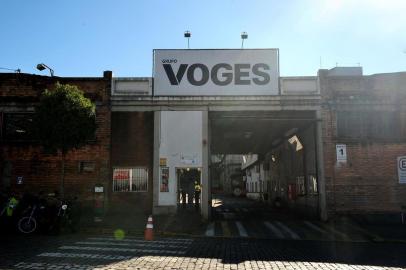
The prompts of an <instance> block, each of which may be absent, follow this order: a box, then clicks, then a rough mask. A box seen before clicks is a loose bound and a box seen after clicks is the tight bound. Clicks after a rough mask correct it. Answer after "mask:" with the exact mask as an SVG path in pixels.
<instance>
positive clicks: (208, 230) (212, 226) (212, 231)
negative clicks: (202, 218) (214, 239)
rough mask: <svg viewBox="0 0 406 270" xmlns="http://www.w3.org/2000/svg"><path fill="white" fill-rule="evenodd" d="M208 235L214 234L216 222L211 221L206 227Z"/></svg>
mask: <svg viewBox="0 0 406 270" xmlns="http://www.w3.org/2000/svg"><path fill="white" fill-rule="evenodd" d="M206 236H214V222H212V223H210V224H209V225H208V226H207V229H206Z"/></svg>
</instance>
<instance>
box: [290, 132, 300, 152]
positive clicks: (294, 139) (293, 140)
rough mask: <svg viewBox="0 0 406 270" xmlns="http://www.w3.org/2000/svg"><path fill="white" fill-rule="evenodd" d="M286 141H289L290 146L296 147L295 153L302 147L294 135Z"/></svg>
mask: <svg viewBox="0 0 406 270" xmlns="http://www.w3.org/2000/svg"><path fill="white" fill-rule="evenodd" d="M288 141H289V143H290V144H292V145H294V144H295V145H296V151H299V150H302V149H303V145H302V143H301V142H300V140H299V138H298V137H297V136H296V135H295V136H292V137H291V138H290V139H289V140H288Z"/></svg>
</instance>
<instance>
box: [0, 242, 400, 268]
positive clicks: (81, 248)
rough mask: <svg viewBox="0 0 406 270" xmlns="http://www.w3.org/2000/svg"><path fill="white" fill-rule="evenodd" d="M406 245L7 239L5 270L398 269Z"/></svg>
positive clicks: (3, 252)
mask: <svg viewBox="0 0 406 270" xmlns="http://www.w3.org/2000/svg"><path fill="white" fill-rule="evenodd" d="M405 251H406V245H405V244H394V243H367V242H364V243H348V242H319V241H286V240H285V241H280V240H259V239H257V240H254V239H241V238H240V239H223V238H160V239H157V240H156V241H153V242H146V241H144V240H143V239H141V238H124V239H122V240H116V239H114V238H113V237H109V236H83V235H82V236H81V235H68V236H41V235H36V236H29V237H27V236H22V235H17V236H14V237H12V236H2V245H1V247H0V254H1V257H0V269H55V270H57V269H395V268H401V267H404V266H406V256H404V253H405Z"/></svg>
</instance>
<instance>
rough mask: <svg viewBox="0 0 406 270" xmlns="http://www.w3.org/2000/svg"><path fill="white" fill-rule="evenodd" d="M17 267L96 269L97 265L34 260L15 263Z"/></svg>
mask: <svg viewBox="0 0 406 270" xmlns="http://www.w3.org/2000/svg"><path fill="white" fill-rule="evenodd" d="M14 267H15V268H22V269H54V270H58V269H69V270H71V269H73V270H85V269H94V268H95V267H96V266H94V265H90V264H75V263H41V262H33V263H26V262H20V263H17V264H15V265H14Z"/></svg>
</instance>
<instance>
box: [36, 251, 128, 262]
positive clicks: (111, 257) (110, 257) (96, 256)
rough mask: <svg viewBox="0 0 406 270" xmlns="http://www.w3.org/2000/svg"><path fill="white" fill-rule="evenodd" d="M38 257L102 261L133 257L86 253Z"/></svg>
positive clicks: (44, 254)
mask: <svg viewBox="0 0 406 270" xmlns="http://www.w3.org/2000/svg"><path fill="white" fill-rule="evenodd" d="M37 256H39V257H56V258H86V259H103V260H128V259H131V258H134V256H122V255H102V254H87V253H66V252H64V253H61V252H44V253H41V254H38V255H37Z"/></svg>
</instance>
